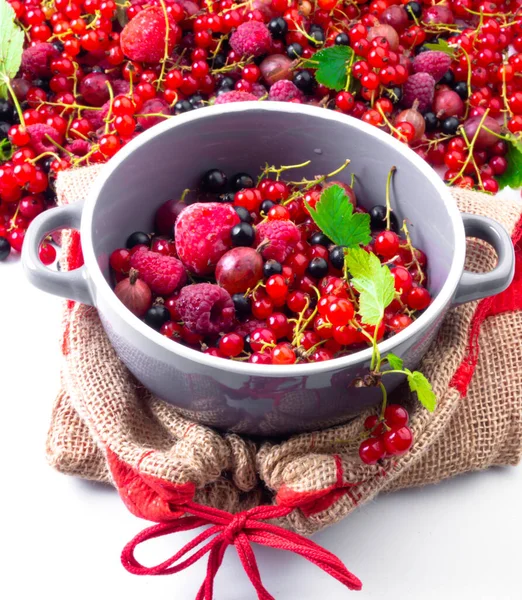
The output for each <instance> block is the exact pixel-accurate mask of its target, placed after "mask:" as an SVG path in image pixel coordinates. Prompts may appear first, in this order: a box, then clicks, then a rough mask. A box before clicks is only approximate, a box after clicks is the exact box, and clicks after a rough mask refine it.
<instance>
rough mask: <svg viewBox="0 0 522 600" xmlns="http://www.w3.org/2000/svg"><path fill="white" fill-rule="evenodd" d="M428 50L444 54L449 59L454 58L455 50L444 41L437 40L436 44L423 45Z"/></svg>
mask: <svg viewBox="0 0 522 600" xmlns="http://www.w3.org/2000/svg"><path fill="white" fill-rule="evenodd" d="M424 45H425V46H426V48H428V50H435V51H436V52H444V54H447V55H448V56H451V58H455V54H456V51H457V49H456V48H453V47H452V46H450V45H449V44H448V42H447V41H446V40H443V39H439V40H438V41H437V43H436V44H424Z"/></svg>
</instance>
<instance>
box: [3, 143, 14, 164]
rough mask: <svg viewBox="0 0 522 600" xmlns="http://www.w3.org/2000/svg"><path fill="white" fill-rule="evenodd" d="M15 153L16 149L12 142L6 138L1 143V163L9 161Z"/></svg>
mask: <svg viewBox="0 0 522 600" xmlns="http://www.w3.org/2000/svg"><path fill="white" fill-rule="evenodd" d="M13 153H14V148H13V146H12V144H11V142H10V141H9V140H8V139H7V138H4V139H3V140H2V141H1V142H0V161H4V160H9V159H10V158H11V156H13Z"/></svg>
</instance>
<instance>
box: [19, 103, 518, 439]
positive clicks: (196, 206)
mask: <svg viewBox="0 0 522 600" xmlns="http://www.w3.org/2000/svg"><path fill="white" fill-rule="evenodd" d="M347 158H349V159H350V162H349V164H346V163H347ZM263 165H275V167H270V166H263ZM280 165H286V166H292V165H293V166H295V165H300V167H298V168H295V169H285V168H281V167H280ZM392 166H393V167H395V170H394V171H393V170H392V169H391V167H392ZM260 167H261V180H260V181H259V182H258V180H257V177H258V175H259V174H260ZM263 171H264V173H263ZM328 174H330V175H331V177H325V175H328ZM267 179H269V180H271V181H269V182H268V183H266V182H265V181H264V180H267ZM332 183H333V184H332ZM252 184H253V186H254V187H252ZM306 188H308V189H306ZM187 190H190V191H187ZM354 204H355V206H354ZM276 217H277V218H276ZM280 217H283V218H280ZM405 222H406V225H407V226H406V228H403V224H404V223H405ZM60 227H73V228H78V229H80V232H81V237H82V249H83V255H84V259H85V264H84V266H83V267H82V268H81V269H78V270H76V271H71V272H69V273H64V272H53V271H51V270H50V269H47V268H45V267H44V266H43V265H42V264H41V263H40V261H39V259H38V255H37V249H38V245H39V243H40V241H41V240H42V239H43V238H44V237H45V235H47V234H48V233H49V232H50V231H53V230H54V229H57V228H60ZM150 232H155V235H154V236H151V235H150ZM466 234H468V235H472V236H474V237H480V238H482V239H484V240H486V241H488V242H489V243H490V244H492V245H493V247H494V248H495V250H496V251H497V254H498V265H497V267H496V268H495V269H494V270H493V271H491V272H490V273H484V274H475V273H468V272H466V271H464V259H465V247H466V244H465V238H466ZM27 235H28V237H27V243H26V244H25V245H24V252H23V261H24V265H25V269H26V272H27V274H28V276H29V278H30V280H31V281H32V282H33V283H34V284H35V285H37V286H38V287H40V288H43V289H45V290H47V291H49V292H51V293H54V294H57V295H61V296H66V297H69V298H72V299H74V300H78V301H80V302H84V303H87V304H91V305H94V306H96V307H97V309H98V313H99V315H100V318H101V321H102V324H103V326H104V328H105V330H106V332H107V335H108V337H109V339H110V340H111V343H112V344H113V346H114V348H115V350H116V352H117V354H118V355H119V357H120V358H121V360H122V361H123V362H124V363H125V364H126V365H127V367H128V368H129V370H130V371H131V372H132V373H133V375H134V376H135V377H136V379H137V380H138V381H140V382H141V383H142V384H143V385H145V386H146V387H147V388H149V389H150V390H151V391H152V392H153V393H155V394H157V395H158V396H159V397H160V398H163V399H164V400H166V401H168V402H170V403H172V404H174V405H176V406H178V407H179V408H180V410H182V411H184V413H185V414H186V415H189V416H191V417H192V418H194V419H196V420H198V421H199V422H202V423H205V424H208V425H211V426H214V427H219V428H222V429H228V430H232V431H236V432H240V433H247V434H252V435H264V436H267V435H274V436H277V435H282V434H286V433H289V432H297V431H306V430H312V429H315V428H318V427H324V426H328V425H333V424H336V423H341V422H343V421H346V420H347V419H349V418H350V417H351V416H353V415H355V414H357V413H358V412H360V411H361V410H362V409H364V408H365V407H368V406H371V405H374V404H377V403H378V402H379V401H380V400H381V399H382V389H379V388H380V385H379V386H375V385H372V382H371V381H369V379H368V376H369V374H370V372H371V371H375V368H376V366H378V365H380V364H381V363H383V361H386V360H390V359H389V358H388V357H390V356H392V355H393V356H395V357H400V365H401V368H394V369H393V370H395V371H401V369H402V372H404V370H405V369H414V368H415V367H416V366H417V365H418V363H419V362H420V360H421V358H422V356H423V354H424V352H425V351H426V349H427V347H428V346H429V344H430V343H431V341H432V340H433V339H434V337H435V335H436V333H437V330H438V328H439V326H440V324H441V323H442V320H443V318H444V316H445V314H446V312H447V311H448V310H449V308H450V307H451V306H452V305H453V304H456V303H461V302H467V301H470V300H475V299H478V298H481V297H485V296H487V295H491V294H494V293H498V292H500V291H502V290H503V289H505V288H506V287H507V285H509V282H510V280H511V278H512V276H513V265H514V258H513V248H512V244H511V241H510V239H509V236H508V234H507V233H506V232H505V231H504V230H503V229H502V227H501V226H500V225H498V224H497V223H495V222H494V221H491V220H489V219H484V218H480V217H477V216H473V215H461V214H460V213H459V211H458V209H457V207H456V204H455V201H454V200H453V198H452V196H451V194H450V193H449V191H448V189H447V188H446V186H445V185H444V184H443V183H442V181H441V180H440V178H439V177H438V176H437V175H436V173H435V172H434V171H433V170H432V169H431V168H430V167H428V166H427V165H426V164H425V163H424V162H423V161H422V160H421V159H420V158H419V157H418V156H416V155H415V153H414V152H412V151H410V150H408V149H407V148H405V147H404V146H403V145H402V144H400V143H399V142H397V141H396V140H393V139H392V138H391V137H390V136H387V135H386V134H384V133H382V132H379V131H377V130H375V128H372V127H371V126H368V125H366V124H364V123H360V122H358V121H356V120H354V119H351V118H349V117H346V116H343V115H339V114H336V113H331V112H329V111H324V110H321V109H320V108H317V107H303V106H294V105H292V104H286V103H281V104H279V103H270V104H268V103H267V105H262V104H255V103H239V104H236V105H227V106H215V107H212V108H206V109H202V110H200V111H197V112H196V113H192V114H186V115H181V116H178V117H176V118H175V119H170V120H168V121H166V122H164V123H162V124H159V125H157V126H155V127H154V128H151V129H150V130H148V131H147V132H145V133H143V134H142V135H140V136H139V137H138V138H136V139H135V140H133V141H132V142H131V143H129V144H128V145H127V146H126V147H125V148H124V149H122V150H121V151H120V152H119V153H118V154H117V155H116V156H115V157H114V158H113V159H111V161H110V162H109V163H108V164H107V165H106V166H105V167H103V171H102V173H101V174H100V175H99V177H98V179H97V181H96V183H95V185H94V186H93V189H92V191H91V193H90V196H89V198H88V199H87V201H86V202H85V205H83V206H82V205H80V204H75V205H69V206H66V207H62V208H58V209H53V210H50V211H46V212H45V213H43V214H42V215H41V216H39V217H38V218H37V219H35V221H34V223H33V224H32V225H31V227H30V229H29V231H28V234H27ZM172 237H173V238H174V240H172ZM245 256H246V257H247V259H248V260H246V259H245ZM399 267H400V269H399ZM279 271H280V272H279ZM247 284H248V285H247ZM408 286H410V287H409V289H408ZM396 292H397V293H396ZM149 293H150V295H149ZM341 300H342V302H341ZM352 311H353V314H352ZM274 315H275V316H274ZM329 333H332V336H331V337H330V338H328V334H329ZM233 334H234V335H233ZM334 334H335V335H336V336H337V339H335V337H334ZM236 336H237V337H236ZM323 336H326V337H323ZM356 336H357V337H356ZM350 342H351V343H350ZM241 345H242V346H243V347H242V348H241ZM254 357H255V358H254ZM269 361H270V362H269ZM393 362H394V363H395V364H397V361H395V359H394V360H393ZM390 364H391V363H390ZM402 366H403V368H402ZM370 379H371V377H370ZM403 380H404V375H403V374H402V373H394V374H391V375H389V376H387V377H386V378H385V379H383V381H382V384H383V387H385V389H386V390H387V391H388V392H389V391H391V390H392V389H393V388H394V387H396V386H397V385H398V384H399V383H400V382H401V381H403Z"/></svg>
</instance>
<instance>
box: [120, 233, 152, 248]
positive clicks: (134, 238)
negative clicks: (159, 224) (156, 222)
mask: <svg viewBox="0 0 522 600" xmlns="http://www.w3.org/2000/svg"><path fill="white" fill-rule="evenodd" d="M140 244H145V246H149V245H150V235H149V234H148V233H144V232H143V231H135V232H134V233H131V234H130V235H129V237H128V238H127V241H126V242H125V246H127V248H128V249H129V250H130V249H131V248H134V246H139V245H140Z"/></svg>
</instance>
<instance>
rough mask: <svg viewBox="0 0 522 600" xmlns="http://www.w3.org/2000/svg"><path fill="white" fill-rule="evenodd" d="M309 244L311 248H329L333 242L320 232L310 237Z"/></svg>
mask: <svg viewBox="0 0 522 600" xmlns="http://www.w3.org/2000/svg"><path fill="white" fill-rule="evenodd" d="M308 243H309V244H310V245H311V246H329V245H330V244H331V243H332V242H331V240H330V238H329V237H327V236H326V235H324V233H323V232H322V231H318V232H317V233H314V234H313V235H312V236H310V239H309V240H308Z"/></svg>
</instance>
